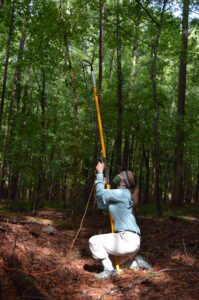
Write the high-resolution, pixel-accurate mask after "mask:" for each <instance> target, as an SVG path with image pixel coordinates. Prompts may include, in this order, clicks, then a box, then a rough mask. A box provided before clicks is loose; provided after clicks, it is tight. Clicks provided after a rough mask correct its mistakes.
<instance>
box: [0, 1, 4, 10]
mask: <svg viewBox="0 0 199 300" xmlns="http://www.w3.org/2000/svg"><path fill="white" fill-rule="evenodd" d="M3 4H4V0H0V10H1V9H2V8H3Z"/></svg>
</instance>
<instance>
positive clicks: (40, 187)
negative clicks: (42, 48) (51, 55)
mask: <svg viewBox="0 0 199 300" xmlns="http://www.w3.org/2000/svg"><path fill="white" fill-rule="evenodd" d="M41 81H42V85H41V90H40V106H41V136H40V155H39V166H38V169H39V174H38V181H37V192H36V199H35V204H34V214H37V212H38V210H39V205H40V203H41V201H42V200H43V199H44V191H45V152H46V74H45V70H44V69H43V68H42V70H41Z"/></svg>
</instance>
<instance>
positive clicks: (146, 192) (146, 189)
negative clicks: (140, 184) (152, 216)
mask: <svg viewBox="0 0 199 300" xmlns="http://www.w3.org/2000/svg"><path fill="white" fill-rule="evenodd" d="M143 152H144V162H145V167H146V175H145V187H144V193H143V203H145V204H148V203H149V188H150V185H149V183H150V166H149V151H146V149H145V147H143Z"/></svg>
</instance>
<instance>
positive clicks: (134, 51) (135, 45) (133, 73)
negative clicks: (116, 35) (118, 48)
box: [131, 3, 142, 96]
mask: <svg viewBox="0 0 199 300" xmlns="http://www.w3.org/2000/svg"><path fill="white" fill-rule="evenodd" d="M136 10H137V17H136V20H135V34H134V36H135V37H134V40H133V47H132V55H131V62H132V68H131V91H132V96H133V92H134V88H135V80H136V63H137V49H138V37H139V26H140V21H141V17H142V14H141V6H140V5H139V4H138V3H136Z"/></svg>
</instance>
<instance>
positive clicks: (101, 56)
mask: <svg viewBox="0 0 199 300" xmlns="http://www.w3.org/2000/svg"><path fill="white" fill-rule="evenodd" d="M104 2H105V0H99V8H100V14H99V32H100V34H99V81H98V97H99V103H101V100H102V79H103V60H104V14H105V6H104Z"/></svg>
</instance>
